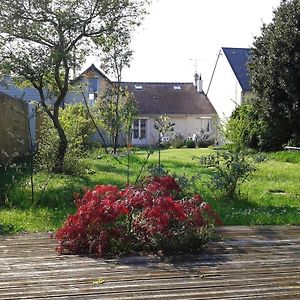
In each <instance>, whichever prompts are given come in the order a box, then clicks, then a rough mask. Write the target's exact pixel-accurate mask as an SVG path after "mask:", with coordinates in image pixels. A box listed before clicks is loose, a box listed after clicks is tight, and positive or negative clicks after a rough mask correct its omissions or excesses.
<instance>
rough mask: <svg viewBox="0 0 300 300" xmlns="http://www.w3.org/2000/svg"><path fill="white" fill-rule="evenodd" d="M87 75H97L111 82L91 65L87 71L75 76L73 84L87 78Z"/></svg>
mask: <svg viewBox="0 0 300 300" xmlns="http://www.w3.org/2000/svg"><path fill="white" fill-rule="evenodd" d="M89 73H92V74H93V75H94V73H98V74H99V75H100V76H101V77H103V78H105V79H106V80H107V81H109V82H111V80H110V79H109V78H108V77H107V76H106V75H105V74H104V73H103V72H101V71H100V70H99V69H98V68H97V67H96V66H95V65H94V64H91V65H90V66H89V67H88V68H87V69H85V70H84V71H83V72H82V73H81V74H80V75H79V76H77V77H76V78H75V79H74V80H73V82H76V81H78V80H79V79H81V78H82V77H83V76H88V74H89Z"/></svg>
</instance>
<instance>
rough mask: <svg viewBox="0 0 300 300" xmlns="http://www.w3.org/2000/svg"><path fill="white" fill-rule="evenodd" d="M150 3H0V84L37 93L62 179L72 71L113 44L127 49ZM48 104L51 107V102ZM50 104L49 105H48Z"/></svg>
mask: <svg viewBox="0 0 300 300" xmlns="http://www.w3.org/2000/svg"><path fill="white" fill-rule="evenodd" d="M148 3H149V1H148V0H140V1H136V0H118V1H111V0H102V1H99V0H68V1H57V0H49V1H40V0H22V1H10V0H1V1H0V36H1V38H0V57H1V64H0V79H2V77H5V76H10V77H11V78H12V79H13V80H14V81H15V82H17V83H25V82H26V83H29V85H30V86H32V87H34V88H35V89H37V91H38V93H39V98H40V99H39V100H40V102H41V104H42V105H41V106H42V107H43V109H44V111H45V113H47V115H48V116H49V118H50V119H51V120H52V123H53V125H54V127H55V129H56V131H57V135H58V139H59V140H58V141H59V142H58V143H59V144H58V147H57V160H56V164H55V168H54V170H55V171H56V172H57V173H62V172H63V170H64V159H65V155H66V151H67V147H68V142H67V138H66V135H65V132H64V130H63V128H62V126H61V124H60V120H59V111H60V110H59V109H60V107H61V106H62V104H63V103H64V101H65V98H66V96H67V94H68V91H69V85H70V77H71V74H70V73H71V68H75V69H77V70H78V69H79V68H80V67H81V66H82V64H83V63H84V61H85V59H86V56H87V54H89V55H91V54H93V53H94V54H95V51H99V50H100V49H102V50H103V51H104V52H105V51H106V50H107V49H109V48H110V47H111V38H110V37H118V41H120V45H119V47H120V49H122V47H121V46H122V45H123V46H124V47H127V45H128V43H129V41H130V38H131V34H132V31H133V29H135V28H136V27H137V26H139V25H140V24H141V21H142V19H143V16H144V15H145V13H146V11H145V8H146V6H147V5H148ZM50 99H51V101H49V100H50ZM50 103H51V105H50Z"/></svg>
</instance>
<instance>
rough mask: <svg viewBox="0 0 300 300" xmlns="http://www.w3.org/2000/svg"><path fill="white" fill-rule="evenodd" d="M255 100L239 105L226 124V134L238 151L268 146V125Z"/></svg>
mask: <svg viewBox="0 0 300 300" xmlns="http://www.w3.org/2000/svg"><path fill="white" fill-rule="evenodd" d="M255 101H256V100H255V99H249V100H248V101H246V102H244V103H243V104H242V105H240V106H238V107H237V108H236V109H235V110H234V112H233V113H232V115H231V117H230V119H229V120H228V122H227V123H226V125H225V130H224V136H225V138H226V140H227V141H228V142H229V143H230V145H231V146H232V147H233V148H234V149H235V150H237V151H239V150H242V149H244V148H264V147H266V146H267V144H266V143H267V140H268V139H267V138H266V137H265V135H266V134H267V132H268V127H267V124H266V122H264V121H263V120H262V119H261V118H260V115H259V113H258V112H257V109H256V105H255V103H254V102H255Z"/></svg>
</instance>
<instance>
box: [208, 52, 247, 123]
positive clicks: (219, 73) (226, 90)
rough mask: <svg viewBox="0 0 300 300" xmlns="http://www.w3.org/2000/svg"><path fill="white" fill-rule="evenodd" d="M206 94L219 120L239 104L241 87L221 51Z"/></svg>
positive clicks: (224, 117)
mask: <svg viewBox="0 0 300 300" xmlns="http://www.w3.org/2000/svg"><path fill="white" fill-rule="evenodd" d="M207 96H208V98H209V100H210V102H211V103H212V105H213V106H214V108H215V110H216V111H217V113H218V116H219V118H220V120H221V122H226V120H227V119H228V118H230V116H231V114H232V112H233V111H234V110H235V108H236V107H237V106H238V105H240V104H241V101H242V88H241V86H240V84H239V82H238V80H237V79H236V76H235V75H234V73H233V70H232V68H231V67H230V64H229V62H228V60H227V59H226V57H225V55H224V53H223V52H222V54H221V55H220V57H219V60H218V63H217V67H216V70H215V73H214V76H213V79H212V82H211V85H210V88H209V91H208V94H207Z"/></svg>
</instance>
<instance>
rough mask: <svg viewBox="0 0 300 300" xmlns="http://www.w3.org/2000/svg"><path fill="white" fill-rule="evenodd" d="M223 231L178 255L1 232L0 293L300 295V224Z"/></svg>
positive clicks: (2, 299)
mask: <svg viewBox="0 0 300 300" xmlns="http://www.w3.org/2000/svg"><path fill="white" fill-rule="evenodd" d="M217 231H218V233H219V234H220V237H221V239H220V240H219V241H215V242H211V243H210V244H209V245H208V246H207V248H206V249H205V250H204V251H203V252H201V253H199V254H197V255H185V256H180V257H173V258H170V257H169V258H165V257H162V256H158V255H148V256H131V257H123V258H116V259H95V258H92V257H85V256H77V255H58V254H56V253H55V246H56V242H55V240H53V239H50V238H49V234H46V233H37V234H18V235H13V236H10V235H7V236H5V235H2V236H0V300H13V299H34V300H37V299H53V300H54V299H59V300H62V299H74V300H75V299H87V300H89V299H136V300H137V299H140V300H141V299H228V300H229V299H232V300H233V299H265V300H266V299H271V300H272V299H274V300H280V299H285V300H286V299H300V226H254V227H244V226H234V227H221V228H218V229H217ZM99 278H101V279H103V283H102V284H95V282H96V281H97V280H98V279H99Z"/></svg>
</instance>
